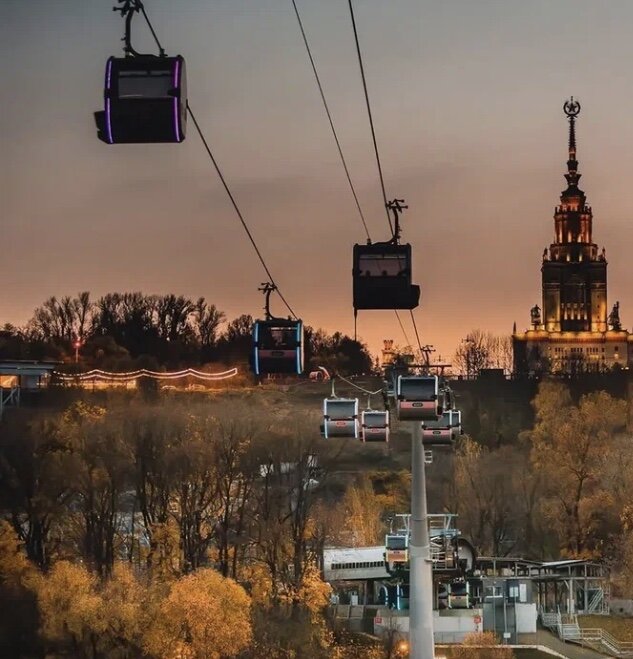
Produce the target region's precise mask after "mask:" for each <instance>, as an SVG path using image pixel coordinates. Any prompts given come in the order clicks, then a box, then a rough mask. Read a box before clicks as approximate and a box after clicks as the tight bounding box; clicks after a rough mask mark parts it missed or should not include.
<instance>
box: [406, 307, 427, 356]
mask: <svg viewBox="0 0 633 659" xmlns="http://www.w3.org/2000/svg"><path fill="white" fill-rule="evenodd" d="M409 313H410V314H411V322H412V323H413V329H414V330H415V338H416V341H417V342H418V350H419V351H420V357H422V355H423V354H424V353H423V350H422V342H421V341H420V335H419V334H418V326H417V325H416V323H415V316H414V315H413V309H409Z"/></svg>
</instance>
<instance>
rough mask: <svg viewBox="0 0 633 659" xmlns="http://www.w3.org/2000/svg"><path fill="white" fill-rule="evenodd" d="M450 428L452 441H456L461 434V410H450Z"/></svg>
mask: <svg viewBox="0 0 633 659" xmlns="http://www.w3.org/2000/svg"><path fill="white" fill-rule="evenodd" d="M451 428H452V429H453V439H457V438H458V437H459V435H461V434H462V413H461V410H451Z"/></svg>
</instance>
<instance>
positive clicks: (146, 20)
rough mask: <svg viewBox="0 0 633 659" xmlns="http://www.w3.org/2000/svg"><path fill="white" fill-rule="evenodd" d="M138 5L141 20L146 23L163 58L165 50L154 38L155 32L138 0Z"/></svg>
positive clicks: (155, 37)
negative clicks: (141, 15)
mask: <svg viewBox="0 0 633 659" xmlns="http://www.w3.org/2000/svg"><path fill="white" fill-rule="evenodd" d="M138 5H139V7H140V9H141V13H142V14H143V18H144V19H145V22H146V23H147V27H148V28H149V31H150V32H151V33H152V36H153V37H154V41H155V42H156V45H157V46H158V51H159V52H160V56H161V57H164V56H165V50H164V48H163V47H162V46H161V43H160V41H159V40H158V37H157V36H156V32H155V31H154V28H153V26H152V23H151V21H150V20H149V16H148V15H147V12H146V11H145V7H144V6H143V3H142V2H141V1H140V0H139V2H138Z"/></svg>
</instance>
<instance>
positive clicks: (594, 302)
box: [512, 97, 633, 373]
mask: <svg viewBox="0 0 633 659" xmlns="http://www.w3.org/2000/svg"><path fill="white" fill-rule="evenodd" d="M564 110H565V114H566V115H567V118H568V120H569V159H568V160H567V173H566V174H565V178H566V179H567V189H566V190H564V191H563V192H562V194H561V197H560V205H559V206H557V207H556V209H555V212H554V242H553V243H552V244H551V245H550V246H549V249H545V250H544V251H543V265H542V267H541V273H542V281H543V300H542V312H541V308H540V307H539V306H538V305H536V306H534V307H532V310H531V312H530V315H531V327H530V329H528V330H526V331H524V332H517V331H516V326H515V328H514V332H513V335H512V339H513V347H514V368H515V371H516V372H518V373H530V372H532V373H533V372H552V373H574V372H577V373H580V372H587V371H594V372H595V371H607V370H610V369H612V368H614V367H620V368H626V367H628V365H629V362H630V360H631V359H633V335H631V334H630V333H629V332H628V331H627V330H624V329H622V325H621V323H620V315H619V303H618V302H616V303H615V305H614V306H613V309H612V311H611V313H610V314H609V315H608V316H607V259H606V253H605V250H604V248H602V250H600V251H599V250H598V246H597V245H596V243H594V242H593V236H592V230H593V213H592V210H591V206H588V205H587V199H586V196H585V193H584V192H583V191H582V190H581V189H580V188H579V187H578V181H579V180H580V174H579V173H578V161H577V159H576V118H577V117H578V114H579V113H580V104H579V103H578V102H577V101H574V99H573V97H572V98H571V100H569V101H567V102H566V103H565V105H564Z"/></svg>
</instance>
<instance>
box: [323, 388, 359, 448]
mask: <svg viewBox="0 0 633 659" xmlns="http://www.w3.org/2000/svg"><path fill="white" fill-rule="evenodd" d="M323 436H324V437H325V438H326V439H329V438H330V437H351V438H353V439H358V398H326V399H325V400H324V401H323Z"/></svg>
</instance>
